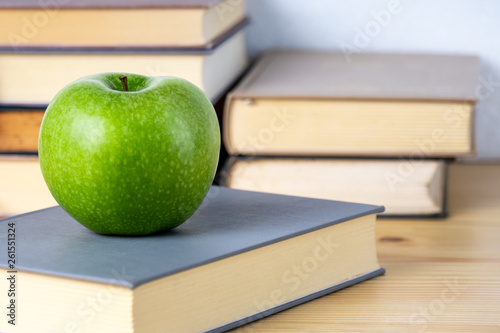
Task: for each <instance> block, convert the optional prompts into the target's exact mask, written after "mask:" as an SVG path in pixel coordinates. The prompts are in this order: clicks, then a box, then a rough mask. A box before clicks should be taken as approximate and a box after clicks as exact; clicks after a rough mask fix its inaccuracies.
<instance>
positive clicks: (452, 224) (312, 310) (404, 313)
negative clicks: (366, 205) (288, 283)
mask: <svg viewBox="0 0 500 333" xmlns="http://www.w3.org/2000/svg"><path fill="white" fill-rule="evenodd" d="M448 193H449V211H450V214H449V217H448V218H444V219H379V220H378V221H377V249H378V257H379V261H380V263H381V265H382V266H383V267H385V268H386V270H387V273H386V274H385V275H384V276H381V277H377V278H375V279H373V280H370V281H366V282H363V283H361V284H359V285H356V286H353V287H350V288H347V289H344V290H341V291H339V292H336V293H333V294H330V295H328V296H324V297H322V298H319V299H317V300H314V301H311V302H308V303H305V304H302V305H300V306H297V307H294V308H292V309H289V310H286V311H283V312H281V313H278V314H276V315H273V316H270V317H267V318H265V319H262V320H260V321H256V322H254V323H252V324H249V325H246V326H243V327H241V328H239V329H236V330H234V331H233V332H252V333H253V332H255V333H261V332H277V333H279V332H283V333H284V332H500V165H498V164H497V165H494V164H452V165H451V167H450V178H449V187H448Z"/></svg>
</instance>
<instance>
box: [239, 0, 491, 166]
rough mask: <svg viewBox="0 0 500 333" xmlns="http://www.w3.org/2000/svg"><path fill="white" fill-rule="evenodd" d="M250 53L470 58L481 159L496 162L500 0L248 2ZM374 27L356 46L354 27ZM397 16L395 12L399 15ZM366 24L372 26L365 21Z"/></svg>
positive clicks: (253, 54) (362, 28) (254, 54)
mask: <svg viewBox="0 0 500 333" xmlns="http://www.w3.org/2000/svg"><path fill="white" fill-rule="evenodd" d="M247 9H248V12H249V16H250V18H251V24H250V26H249V27H248V28H247V46H248V51H249V54H250V56H251V57H252V58H255V57H257V56H259V55H260V54H262V53H263V52H264V51H265V50H267V49H271V48H287V49H290V48H306V49H318V50H336V51H342V47H344V48H346V47H348V46H351V47H356V48H357V49H358V50H359V51H360V52H386V51H387V52H419V53H448V54H475V55H478V56H479V57H480V59H481V73H480V76H481V78H482V79H483V80H485V81H490V84H489V88H490V90H491V93H490V92H489V91H487V90H485V89H482V92H483V93H484V94H483V95H482V96H479V97H480V101H479V103H478V105H477V108H476V110H477V112H476V125H475V126H476V143H477V151H478V155H477V157H475V158H470V159H480V160H500V1H498V0H476V1H466V0H440V1H432V0H385V1H384V0H349V1H342V0H307V1H304V0H247ZM390 9H392V11H393V12H394V13H395V14H391V16H390V17H389V18H388V17H387V15H386V16H385V17H383V18H381V17H379V19H378V20H379V22H381V23H382V24H380V23H378V26H379V27H380V29H379V31H377V30H372V32H371V35H372V36H373V37H371V38H369V40H368V41H366V40H365V41H364V42H363V43H361V42H360V41H359V40H356V38H357V35H358V38H359V33H358V31H359V30H362V31H364V30H365V29H367V28H371V29H375V28H376V27H375V25H377V24H374V23H373V22H377V19H376V16H377V13H379V16H380V15H381V13H387V12H389V10H390ZM396 12H397V13H396ZM370 22H371V23H370Z"/></svg>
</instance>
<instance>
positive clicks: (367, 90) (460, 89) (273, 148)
mask: <svg viewBox="0 0 500 333" xmlns="http://www.w3.org/2000/svg"><path fill="white" fill-rule="evenodd" d="M477 76H478V59H477V57H474V56H456V55H425V54H355V55H353V56H352V57H351V59H350V62H348V61H347V59H346V58H345V57H344V55H343V54H341V53H330V52H310V51H274V52H270V53H268V54H266V55H265V56H264V57H263V58H262V59H261V60H260V61H259V62H258V63H257V64H256V66H255V67H254V68H252V69H251V71H250V72H249V74H248V76H246V77H245V78H244V79H243V80H242V81H241V82H240V83H239V84H238V85H237V87H236V88H235V89H234V90H233V91H232V92H230V94H229V95H228V98H227V101H226V106H225V110H224V128H223V138H224V143H225V146H226V149H227V151H228V152H229V154H231V155H232V156H231V157H230V158H229V160H228V162H227V163H226V166H225V168H224V170H223V172H222V173H221V180H220V182H221V184H223V185H225V186H228V187H232V188H238V189H247V190H255V191H264V192H274V193H281V194H291V195H304V196H310V197H315V198H323V199H334V200H346V201H357V202H366V203H372V204H380V205H384V206H385V207H386V212H385V213H384V215H402V216H444V215H445V214H446V165H447V161H448V160H450V159H453V158H456V157H461V156H469V155H472V154H474V142H473V141H474V135H473V109H474V104H475V103H476V96H475V89H476V81H477Z"/></svg>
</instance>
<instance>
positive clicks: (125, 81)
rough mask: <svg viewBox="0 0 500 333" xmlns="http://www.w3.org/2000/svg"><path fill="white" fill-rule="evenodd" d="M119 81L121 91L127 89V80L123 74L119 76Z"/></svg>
mask: <svg viewBox="0 0 500 333" xmlns="http://www.w3.org/2000/svg"><path fill="white" fill-rule="evenodd" d="M120 82H121V83H122V87H123V91H128V81H127V77H126V76H125V75H122V76H120Z"/></svg>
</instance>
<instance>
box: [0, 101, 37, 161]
mask: <svg viewBox="0 0 500 333" xmlns="http://www.w3.org/2000/svg"><path fill="white" fill-rule="evenodd" d="M44 113H45V109H44V108H41V109H23V108H21V109H14V108H12V109H2V108H0V153H36V152H37V151H38V132H39V131H40V125H41V124H42V119H43V115H44Z"/></svg>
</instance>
